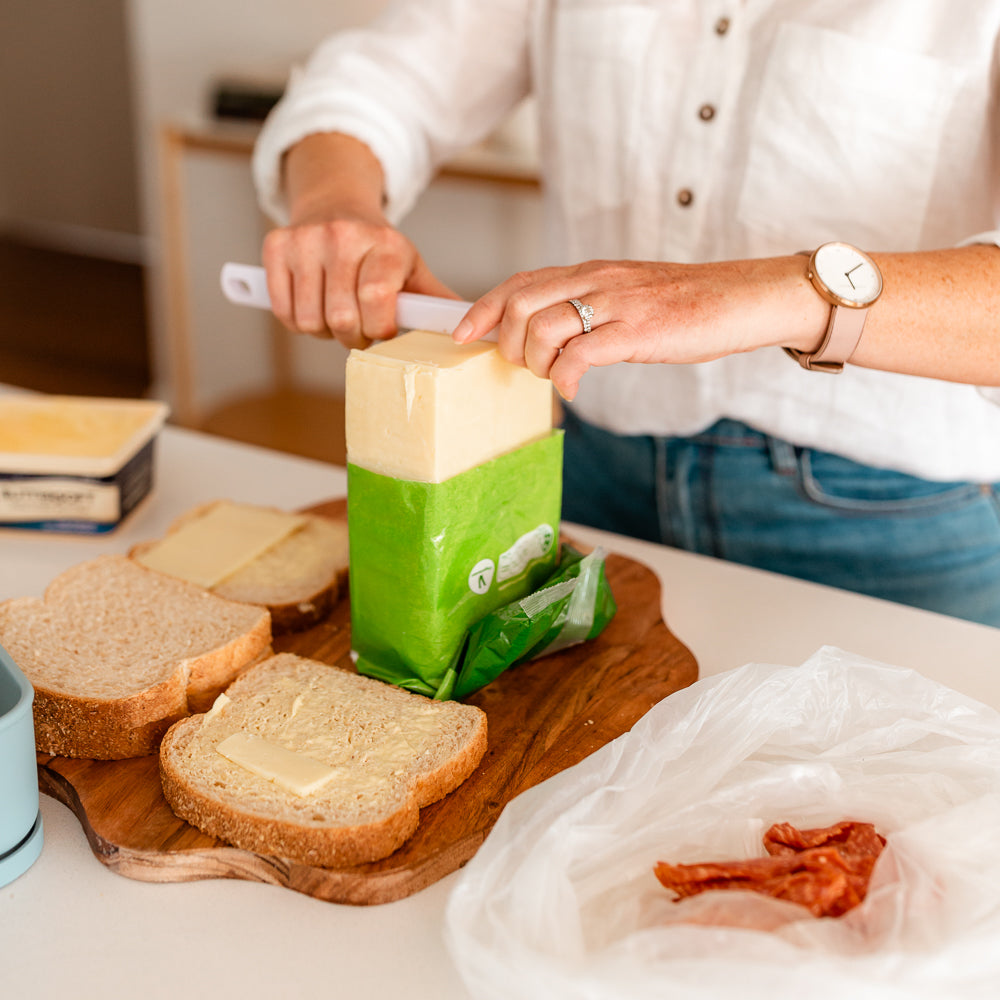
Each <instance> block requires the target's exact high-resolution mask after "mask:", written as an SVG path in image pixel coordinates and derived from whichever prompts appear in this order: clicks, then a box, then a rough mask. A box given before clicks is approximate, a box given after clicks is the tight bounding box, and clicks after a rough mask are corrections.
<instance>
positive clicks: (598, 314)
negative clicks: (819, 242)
mask: <svg viewBox="0 0 1000 1000" xmlns="http://www.w3.org/2000/svg"><path fill="white" fill-rule="evenodd" d="M805 272H806V268H805V263H804V261H803V259H802V258H801V257H797V256H795V257H772V258H766V259H761V260H742V261H724V262H719V263H710V264H671V263H661V262H640V261H588V262H586V263H584V264H579V265H575V266H572V267H549V268H543V269H541V270H538V271H527V272H522V273H519V274H515V275H514V276H513V277H511V278H509V279H507V281H504V282H503V283H502V284H500V285H498V286H497V287H496V288H494V289H493V290H492V291H490V292H487V293H486V295H484V296H483V297H482V298H480V299H479V300H478V301H477V302H476V303H475V304H474V305H473V306H472V308H471V309H470V310H469V312H468V313H467V314H466V317H465V318H464V319H463V320H462V322H461V323H460V324H459V326H458V327H457V328H456V330H455V332H454V334H453V336H454V339H455V340H456V341H458V342H459V343H465V342H468V341H472V340H477V339H479V338H480V337H482V336H484V335H485V334H486V333H488V332H489V331H490V330H492V329H493V328H494V327H498V328H499V338H498V339H499V349H500V353H501V354H502V355H503V357H504V358H506V359H507V360H508V361H511V362H513V363H514V364H517V365H522V366H524V367H527V368H528V369H530V370H531V371H532V372H534V374H535V375H538V376H539V377H541V378H550V379H551V380H552V383H553V385H554V386H555V387H556V389H557V390H558V391H559V394H560V395H561V396H562V397H563V398H564V399H567V400H571V399H573V397H574V396H575V395H576V392H577V389H578V387H579V383H580V379H581V378H582V377H583V375H584V374H585V372H586V371H587V370H588V369H589V368H592V367H595V366H603V365H612V364H616V363H618V362H620V361H628V362H632V363H637V364H691V363H695V362H699V361H710V360H712V359H713V358H719V357H723V356H725V355H728V354H735V353H739V352H743V351H752V350H754V349H756V348H758V347H764V346H767V345H777V344H782V345H787V346H790V347H797V348H799V349H800V350H807V351H808V350H812V349H813V348H814V347H815V346H816V345H817V344H818V343H819V340H820V338H821V337H822V334H823V331H824V329H825V327H826V322H827V319H828V317H829V306H828V305H826V303H824V302H823V300H822V299H821V298H820V297H819V296H818V295H817V294H816V292H815V291H814V290H813V288H812V287H811V285H810V284H809V282H808V279H807V278H806V273H805ZM570 299H577V300H578V301H579V302H581V303H582V304H583V305H587V306H590V307H591V308H592V309H593V316H592V318H591V320H590V324H591V332H590V333H587V334H584V328H583V320H582V318H581V316H580V314H579V313H578V311H577V309H576V308H575V306H574V305H573V304H572V303H571V302H570V301H569V300H570Z"/></svg>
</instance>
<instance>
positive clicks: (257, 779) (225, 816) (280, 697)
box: [160, 653, 486, 867]
mask: <svg viewBox="0 0 1000 1000" xmlns="http://www.w3.org/2000/svg"><path fill="white" fill-rule="evenodd" d="M485 752H486V715H485V713H484V712H482V711H481V710H480V709H479V708H476V707H475V706H472V705H463V704H461V703H459V702H454V701H432V700H430V699H428V698H425V697H423V696H421V695H416V694H411V693H410V692H408V691H404V690H403V689H402V688H398V687H394V686H393V685H390V684H385V683H383V682H382V681H377V680H373V679H371V678H368V677H362V676H360V675H358V674H355V673H354V672H353V671H349V670H344V669H342V668H339V667H331V666H328V665H326V664H324V663H320V662H318V661H315V660H310V659H305V658H303V657H299V656H296V655H295V654H292V653H281V654H278V655H277V656H273V657H270V658H268V659H267V660H265V661H264V662H262V663H260V664H258V665H257V666H255V667H253V668H252V669H250V670H248V671H247V672H246V673H245V674H244V675H242V676H241V677H240V678H239V679H238V680H237V681H236V682H235V683H234V684H233V685H232V686H231V687H230V688H229V689H228V690H227V691H226V693H225V695H224V696H223V697H222V698H220V699H219V702H218V703H217V705H215V706H214V707H213V709H212V710H211V711H210V712H208V713H206V714H204V715H196V716H192V717H191V718H189V719H184V720H182V721H180V722H178V723H176V724H175V725H174V726H172V727H171V729H170V731H169V732H168V733H167V735H166V737H164V740H163V743H162V745H161V747H160V777H161V779H162V783H163V791H164V795H165V796H166V799H167V802H169V803H170V806H171V808H173V810H174V812H175V813H177V815H178V816H180V817H181V818H182V819H185V820H187V822H189V823H191V824H192V825H193V826H196V827H198V828H199V829H201V830H202V831H204V832H205V833H208V834H210V835H212V836H214V837H218V838H220V839H222V840H225V841H227V842H228V843H230V844H233V845H234V846H236V847H240V848H243V849H245V850H249V851H255V852H257V853H260V854H267V855H277V856H279V857H285V858H291V859H293V860H297V861H300V862H303V863H305V864H309V865H320V866H325V867H345V866H350V865H357V864H362V863H365V862H370V861H376V860H378V859H379V858H383V857H386V856H387V855H389V854H391V853H392V852H393V851H395V850H396V849H397V848H399V847H400V846H402V844H403V843H405V841H406V840H407V839H408V838H409V837H410V836H412V834H413V833H414V831H415V830H416V829H417V826H418V823H419V813H420V808H421V807H422V806H425V805H429V804H430V803H431V802H434V801H436V800H437V799H440V798H442V797H443V796H444V795H446V794H448V792H450V791H452V790H453V789H455V788H457V787H458V786H459V785H460V784H461V783H462V782H463V781H465V779H466V778H467V777H468V776H469V775H470V774H472V772H473V771H474V770H475V768H476V767H477V766H478V764H479V761H480V760H481V759H482V757H483V754H484V753H485Z"/></svg>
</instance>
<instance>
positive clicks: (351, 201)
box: [282, 132, 384, 226]
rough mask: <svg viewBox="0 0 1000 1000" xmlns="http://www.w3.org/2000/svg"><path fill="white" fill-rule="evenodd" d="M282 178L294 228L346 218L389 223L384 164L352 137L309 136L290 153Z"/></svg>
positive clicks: (336, 135)
mask: <svg viewBox="0 0 1000 1000" xmlns="http://www.w3.org/2000/svg"><path fill="white" fill-rule="evenodd" d="M282 181H283V185H284V188H285V194H286V197H287V200H288V210H289V220H290V223H291V225H293V226H296V225H304V224H308V223H311V222H324V221H329V220H331V219H334V218H340V217H344V216H351V217H354V218H360V219H365V220H368V221H370V222H383V221H384V216H383V212H382V206H383V201H384V198H383V189H384V177H383V173H382V167H381V165H380V164H379V161H378V160H377V159H376V158H375V156H374V154H373V153H372V151H371V150H370V149H369V148H368V147H367V146H366V145H365V144H364V143H363V142H360V141H359V140H357V139H355V138H353V137H352V136H349V135H343V134H341V133H338V132H321V133H317V134H315V135H310V136H306V138H305V139H303V140H302V141H301V142H298V143H297V144H296V145H295V146H293V147H292V148H291V149H290V150H289V151H288V152H287V153H286V154H285V157H284V161H283V164H282Z"/></svg>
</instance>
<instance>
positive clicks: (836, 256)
mask: <svg viewBox="0 0 1000 1000" xmlns="http://www.w3.org/2000/svg"><path fill="white" fill-rule="evenodd" d="M813 268H814V270H815V273H816V277H817V278H819V280H820V281H821V282H822V283H823V284H824V285H826V287H827V288H828V289H829V291H830V292H831V293H832V294H833V295H834V296H835V297H836V298H837V299H839V300H841V303H842V304H843V305H846V306H870V305H871V304H872V303H873V302H874V301H875V300H876V299H877V298H878V297H879V295H880V294H881V293H882V275H881V273H880V272H879V269H878V268H877V267H876V266H875V264H874V263H873V262H872V260H871V258H869V257H868V256H866V255H865V254H863V253H861V251H860V250H856V249H855V248H854V247H852V246H849V245H848V244H847V243H825V244H823V246H821V247H820V248H819V249H818V250H817V251H816V253H815V255H814V256H813Z"/></svg>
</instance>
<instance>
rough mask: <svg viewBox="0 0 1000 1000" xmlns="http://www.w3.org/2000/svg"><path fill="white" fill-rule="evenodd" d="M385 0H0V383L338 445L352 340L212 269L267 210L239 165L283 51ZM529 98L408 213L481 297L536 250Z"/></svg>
mask: <svg viewBox="0 0 1000 1000" xmlns="http://www.w3.org/2000/svg"><path fill="white" fill-rule="evenodd" d="M383 2H384V0H254V2H253V3H251V4H248V3H245V2H240V0H88V2H87V3H85V4H75V3H67V2H65V0H2V2H0V383H5V384H8V385H13V386H16V387H20V388H25V389H32V390H37V391H43V392H58V393H71V394H84V395H110V396H125V397H141V396H149V397H155V398H158V399H163V400H165V401H167V402H168V403H169V404H170V405H171V408H172V418H171V419H172V421H173V422H174V423H177V424H180V425H182V426H187V427H192V428H197V429H202V430H206V431H208V432H210V433H219V434H223V435H226V436H229V437H234V438H238V439H241V440H246V441H251V442H254V443H260V444H264V445H267V446H271V447H278V448H281V449H284V450H288V451H292V452H296V453H299V454H304V455H308V456H310V457H316V458H321V459H326V460H333V461H342V457H343V442H342V437H343V431H342V405H343V404H342V397H343V367H344V360H345V357H346V355H345V353H344V352H343V351H342V350H341V349H340V348H339V347H338V346H337V345H335V344H332V343H330V342H327V341H315V340H312V339H310V338H303V337H295V336H292V335H289V334H286V333H285V332H284V331H283V330H281V329H280V328H278V327H277V324H275V323H274V322H273V321H272V319H271V318H270V316H269V315H267V314H264V313H260V312H258V311H256V310H250V309H245V308H241V307H238V306H234V305H231V304H229V303H228V302H227V301H226V300H225V299H224V298H223V297H222V295H221V292H220V291H219V283H218V278H219V270H220V268H221V266H222V264H223V263H224V262H226V261H228V260H235V261H243V262H247V263H258V262H259V256H260V242H261V239H262V237H263V234H264V233H265V232H266V229H267V227H268V225H269V222H268V221H267V220H265V219H264V218H263V217H262V216H261V215H260V213H259V211H258V209H257V206H256V199H255V196H254V192H253V187H252V183H251V179H250V151H251V149H252V145H253V140H254V136H255V134H256V130H257V128H258V127H259V120H260V117H261V115H262V114H264V113H265V112H266V109H267V107H269V106H270V103H272V102H273V100H274V99H276V98H277V96H278V95H280V93H281V90H282V88H283V86H284V83H285V80H286V79H287V76H288V73H289V70H290V69H291V67H292V66H293V65H295V64H296V63H298V62H301V61H303V60H304V59H305V57H306V56H307V55H308V53H309V52H310V51H311V49H312V48H313V47H314V45H315V44H316V43H317V42H318V41H319V40H320V39H321V38H322V37H324V36H325V35H326V34H328V33H330V32H331V31H335V30H338V29H342V28H345V27H350V26H353V25H357V24H363V23H365V22H366V21H368V20H369V19H370V18H371V17H373V16H374V15H375V14H376V13H377V12H378V11H379V9H380V8H381V7H382V6H383ZM536 165H537V149H536V145H535V138H534V134H533V128H532V116H531V109H530V107H524V108H521V109H518V111H516V112H515V114H514V115H513V116H512V117H511V119H510V120H509V121H508V122H506V123H504V125H503V126H502V127H501V128H500V129H499V130H498V132H497V133H496V134H495V135H494V136H492V137H491V138H490V139H489V140H488V141H487V142H486V143H484V144H482V145H481V146H479V147H477V148H475V149H470V150H468V151H467V152H466V153H464V154H462V155H461V156H460V157H458V158H457V159H456V160H455V162H454V163H452V164H449V165H448V167H447V168H446V169H445V170H443V171H442V173H441V175H440V176H439V177H438V178H437V179H436V180H435V182H434V183H433V185H432V186H431V188H430V189H429V190H428V192H427V193H426V194H425V196H424V197H423V198H422V200H421V201H420V203H419V204H418V205H417V207H416V208H415V210H414V211H413V212H412V213H411V215H410V216H409V217H408V218H407V220H406V221H405V223H404V227H403V228H404V229H405V230H406V231H407V232H408V233H409V235H411V237H412V238H414V239H415V240H416V241H417V243H418V245H419V246H420V247H421V250H422V252H423V253H424V256H425V257H426V258H427V259H428V261H429V263H430V264H431V266H432V267H433V268H434V270H435V271H436V272H437V273H438V274H439V275H440V276H441V277H442V278H443V279H444V280H445V281H447V282H448V283H449V284H451V286H452V287H454V288H455V289H456V290H457V291H458V292H459V293H460V294H462V295H463V296H464V297H466V298H474V297H476V296H477V295H478V294H480V293H481V292H482V291H485V290H486V289H487V288H489V287H490V286H492V285H493V284H495V283H496V282H497V281H498V280H501V279H502V278H504V277H506V276H507V275H509V274H510V273H512V272H513V271H515V270H518V269H521V268H526V267H535V266H539V265H540V264H542V263H544V261H543V260H542V259H541V252H542V251H541V247H542V239H541V233H542V218H541V209H540V196H539V189H538V183H537V169H536Z"/></svg>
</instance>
